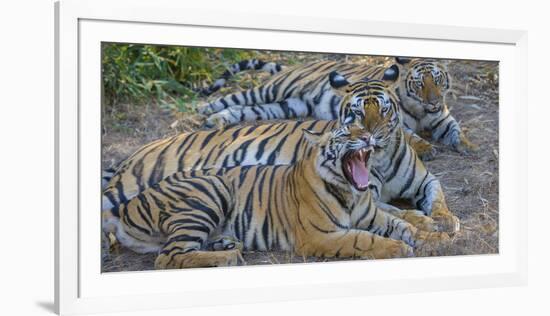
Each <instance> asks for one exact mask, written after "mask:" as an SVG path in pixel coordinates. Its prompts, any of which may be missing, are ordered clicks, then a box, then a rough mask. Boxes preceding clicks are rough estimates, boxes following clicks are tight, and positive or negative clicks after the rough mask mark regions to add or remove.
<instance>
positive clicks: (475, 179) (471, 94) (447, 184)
mask: <svg viewBox="0 0 550 316" xmlns="http://www.w3.org/2000/svg"><path fill="white" fill-rule="evenodd" d="M320 57H323V58H327V57H328V58H330V59H339V58H348V59H352V60H354V61H355V60H360V61H366V62H375V63H382V62H385V63H389V62H391V61H390V59H389V58H384V57H360V56H348V57H342V56H339V55H328V56H327V55H318V54H305V53H275V54H271V55H270V56H269V58H266V59H269V60H280V61H281V63H283V64H290V63H304V62H307V61H310V60H319V58H320ZM449 71H450V73H451V76H452V78H453V90H454V93H453V94H451V95H449V96H448V98H447V102H448V105H449V106H450V107H451V112H452V113H453V115H454V117H455V118H456V119H457V120H458V121H459V123H460V124H461V126H462V129H463V130H464V131H465V132H466V135H467V136H468V138H469V139H470V140H471V141H472V142H473V143H475V144H477V145H479V150H478V151H477V152H475V153H472V154H470V155H461V154H459V153H456V152H454V151H452V150H449V149H447V148H445V147H442V146H439V147H438V149H439V154H438V155H437V157H436V159H434V160H433V161H428V162H426V165H427V166H428V168H429V170H430V171H431V172H433V173H434V174H435V175H436V176H438V178H439V179H440V181H441V183H442V185H443V190H444V192H445V194H446V198H447V203H448V205H449V207H450V209H451V210H452V211H453V212H454V213H455V214H456V215H457V216H458V217H459V218H460V220H461V224H462V226H461V231H460V232H458V233H456V234H455V235H454V236H453V240H452V242H451V243H450V244H448V245H442V246H441V247H439V248H437V249H430V250H429V251H428V250H420V251H417V253H416V255H417V256H450V255H475V254H494V253H498V227H499V226H498V218H499V217H498V194H499V193H498V126H499V125H498V64H497V63H495V62H479V61H459V60H456V61H451V62H450V63H449ZM263 78H265V74H261V75H260V74H257V73H256V74H255V73H247V74H243V75H240V76H239V78H238V80H237V81H236V82H232V83H231V85H230V86H229V87H227V88H226V89H222V91H220V92H218V95H219V94H223V93H227V92H229V91H232V90H233V89H235V88H236V87H237V86H239V87H243V88H246V87H251V86H253V85H255V84H257V83H258V82H260V81H261V80H263ZM126 109H127V110H126V111H124V113H109V115H104V117H103V132H104V133H103V151H102V162H103V166H104V167H109V166H111V165H112V164H114V163H115V162H117V161H120V160H122V159H124V158H125V157H127V156H128V155H130V154H131V153H133V152H134V151H135V150H136V149H137V148H139V147H140V146H142V145H143V144H146V143H148V142H150V141H152V140H155V139H158V138H163V137H167V136H170V135H174V134H177V133H180V132H183V131H190V130H195V129H198V128H199V126H200V120H198V119H197V118H196V117H195V116H192V115H181V114H176V115H175V114H173V113H165V112H162V111H161V110H159V107H157V106H155V105H150V106H148V107H141V108H136V107H131V106H128V107H126ZM121 118H122V119H121ZM102 253H103V258H102V269H103V271H104V272H111V271H136V270H150V269H152V268H153V262H154V258H155V255H154V254H145V255H143V254H136V253H134V252H132V251H130V250H127V249H116V250H114V251H112V252H111V253H109V252H108V251H107V249H103V252H102ZM243 255H244V258H245V260H246V261H247V264H248V265H251V264H254V265H256V264H281V263H301V262H320V261H321V262H322V261H329V260H327V259H321V258H302V257H296V256H294V255H293V254H291V253H285V252H247V253H244V254H243Z"/></svg>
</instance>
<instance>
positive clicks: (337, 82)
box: [328, 71, 350, 96]
mask: <svg viewBox="0 0 550 316" xmlns="http://www.w3.org/2000/svg"><path fill="white" fill-rule="evenodd" d="M328 79H329V82H330V86H331V87H332V90H333V91H334V92H335V93H336V94H337V95H340V96H342V95H343V94H345V93H346V87H347V86H349V84H350V83H349V81H348V79H346V77H344V76H342V75H341V74H339V73H338V72H337V71H333V72H331V73H330V74H329V77H328Z"/></svg>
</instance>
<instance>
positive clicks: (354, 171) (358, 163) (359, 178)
mask: <svg viewBox="0 0 550 316" xmlns="http://www.w3.org/2000/svg"><path fill="white" fill-rule="evenodd" d="M350 166H351V176H352V177H353V181H354V182H355V185H356V186H357V189H365V188H366V187H367V185H368V184H369V170H368V169H367V167H366V166H365V162H364V161H363V160H361V159H360V156H359V157H354V158H353V159H352V160H351V161H350Z"/></svg>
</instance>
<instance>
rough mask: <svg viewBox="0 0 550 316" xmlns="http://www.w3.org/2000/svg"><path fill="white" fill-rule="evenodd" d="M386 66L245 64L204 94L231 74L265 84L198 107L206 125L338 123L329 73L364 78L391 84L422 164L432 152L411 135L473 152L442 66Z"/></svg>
mask: <svg viewBox="0 0 550 316" xmlns="http://www.w3.org/2000/svg"><path fill="white" fill-rule="evenodd" d="M395 61H396V63H394V64H393V65H392V66H390V67H384V66H376V65H370V64H364V63H363V64H354V63H350V62H344V61H317V62H312V63H309V64H305V65H297V66H294V67H289V68H284V67H282V66H281V65H279V64H276V63H273V62H270V63H266V62H264V61H261V60H257V59H252V60H245V61H242V62H240V63H237V64H234V65H232V66H231V68H230V70H227V71H226V72H225V73H224V74H223V75H222V77H221V78H220V79H218V80H216V81H215V82H214V84H212V86H210V87H209V88H207V89H204V91H203V93H204V94H210V93H213V92H215V91H217V90H219V89H220V88H221V87H222V86H223V85H224V84H225V83H226V81H227V80H228V79H229V78H230V77H231V76H232V75H234V74H235V73H237V72H240V71H245V70H252V69H253V70H260V71H267V72H269V73H270V74H271V75H272V77H271V78H270V79H269V80H268V81H267V82H266V83H264V84H262V85H260V86H257V87H254V88H251V89H248V90H244V91H241V92H236V93H232V94H228V95H225V96H223V97H220V98H218V99H215V100H213V101H212V102H210V103H205V104H201V105H199V106H198V110H199V112H200V113H202V114H204V115H207V116H208V117H207V121H206V126H209V127H213V126H218V127H219V126H231V125H233V124H237V123H240V122H243V121H257V120H273V119H291V118H300V117H313V118H315V119H322V120H334V119H337V118H338V112H339V108H338V107H339V104H340V97H339V96H338V95H337V94H335V93H333V91H332V90H331V89H330V86H329V80H328V78H329V76H328V75H329V73H331V72H333V71H337V72H339V73H341V74H342V75H344V76H345V77H347V78H349V79H350V80H352V81H357V80H359V79H362V78H366V77H368V78H371V79H379V80H386V81H388V82H391V83H392V87H393V89H394V90H395V92H396V93H397V96H398V99H399V105H400V107H401V110H402V116H403V120H402V122H401V123H402V125H403V128H404V129H405V131H406V132H407V133H408V134H411V136H412V138H413V142H412V143H411V145H412V146H413V147H414V148H415V149H416V151H417V153H418V154H419V155H420V156H421V157H422V158H423V159H432V158H434V156H435V153H436V149H435V147H433V146H432V145H431V144H430V143H428V142H426V141H424V140H423V139H422V138H420V137H419V136H418V135H416V134H415V133H419V132H428V133H430V134H431V137H432V140H434V141H440V142H441V143H443V144H445V145H448V146H451V147H452V148H453V149H454V150H456V151H458V152H461V153H467V152H471V151H475V150H477V146H476V145H474V144H472V143H470V141H469V140H468V139H467V138H466V137H465V135H464V133H463V132H462V130H461V129H460V126H459V124H458V122H457V121H456V120H455V119H454V117H453V116H452V115H451V113H450V111H449V109H448V107H447V104H446V103H445V95H446V94H447V93H448V92H449V91H450V89H451V77H450V75H449V73H448V71H447V68H446V66H445V64H444V62H442V61H437V60H434V59H423V58H414V59H409V58H400V57H397V58H396V59H395Z"/></svg>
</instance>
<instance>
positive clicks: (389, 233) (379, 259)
mask: <svg viewBox="0 0 550 316" xmlns="http://www.w3.org/2000/svg"><path fill="white" fill-rule="evenodd" d="M128 8H131V10H128ZM240 16H242V17H243V18H238V17H240ZM244 16H245V15H244V14H243V13H238V12H231V13H230V14H228V13H227V12H222V11H219V12H216V11H204V12H203V11H200V10H192V9H190V8H187V7H186V6H185V5H184V4H181V3H178V2H176V1H173V2H170V1H166V2H161V3H159V2H153V1H116V2H114V3H107V2H102V1H99V2H98V1H94V2H91V1H90V2H88V1H78V2H77V1H61V2H58V3H56V35H57V37H56V45H57V52H56V64H57V65H56V70H57V73H56V87H57V89H56V139H57V143H56V152H57V156H56V169H57V178H56V180H57V181H56V191H57V200H56V201H57V205H56V216H57V218H56V225H57V226H56V243H57V245H56V246H57V248H56V251H57V253H56V259H57V262H56V306H57V311H58V312H59V313H60V314H68V313H90V312H99V311H124V310H139V309H156V308H163V309H166V308H178V307H188V306H201V305H211V304H213V302H216V304H228V303H246V302H259V301H267V300H290V299H293V300H296V299H308V298H329V297H342V296H350V295H370V294H377V293H403V292H414V291H425V290H445V289H462V288H473V287H484V286H499V285H517V284H523V283H524V282H525V280H526V241H525V238H526V237H525V231H526V214H525V212H524V208H523V207H522V204H521V203H520V201H521V200H524V199H525V198H526V192H525V190H526V189H525V187H523V186H521V185H520V183H522V181H521V180H522V179H524V178H525V173H524V172H522V171H521V166H523V165H524V163H525V159H526V157H525V152H526V151H525V150H523V149H524V147H525V144H523V143H522V142H521V139H522V138H525V136H526V132H525V125H526V116H525V111H524V109H525V104H524V102H523V101H522V100H523V99H524V98H525V95H526V86H525V78H526V68H525V66H526V45H527V44H526V34H525V32H522V31H511V30H490V29H472V28H458V27H452V26H437V27H434V26H428V25H410V24H402V23H398V22H395V23H381V22H370V21H346V20H330V19H314V18H302V17H300V18H296V17H288V18H285V19H279V18H277V17H275V16H270V15H267V14H266V15H265V16H262V17H257V19H254V20H251V19H246V18H244ZM260 21H261V22H260ZM144 298H147V299H144ZM213 298H215V299H213Z"/></svg>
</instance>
